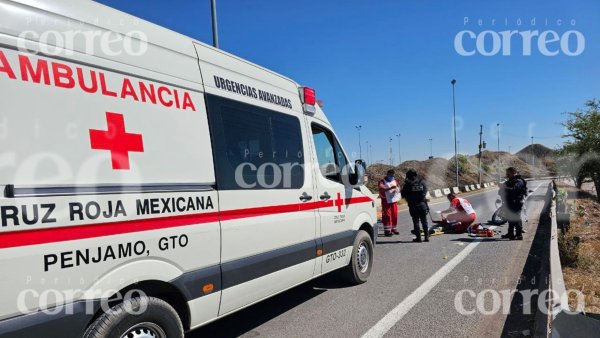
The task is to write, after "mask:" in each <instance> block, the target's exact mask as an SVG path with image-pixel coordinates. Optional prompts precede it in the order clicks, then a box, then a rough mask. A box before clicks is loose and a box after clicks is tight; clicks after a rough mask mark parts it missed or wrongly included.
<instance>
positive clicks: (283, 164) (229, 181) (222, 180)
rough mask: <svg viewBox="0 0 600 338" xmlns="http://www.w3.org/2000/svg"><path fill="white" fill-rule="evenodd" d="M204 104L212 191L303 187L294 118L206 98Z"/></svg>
mask: <svg viewBox="0 0 600 338" xmlns="http://www.w3.org/2000/svg"><path fill="white" fill-rule="evenodd" d="M207 103H208V114H209V124H210V129H211V138H212V146H213V154H214V158H215V169H216V173H217V188H218V189H221V190H237V189H300V188H302V187H303V186H304V149H303V144H302V133H301V129H300V120H299V119H298V118H297V117H294V116H291V115H287V114H283V113H279V112H276V111H271V110H268V109H264V108H260V107H256V106H252V105H249V104H245V103H241V102H237V101H233V100H228V99H225V98H221V97H217V96H212V95H207Z"/></svg>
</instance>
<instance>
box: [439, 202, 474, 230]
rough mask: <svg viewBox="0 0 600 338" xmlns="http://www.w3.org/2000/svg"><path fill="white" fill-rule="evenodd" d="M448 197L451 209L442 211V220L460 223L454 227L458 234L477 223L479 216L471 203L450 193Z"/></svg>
mask: <svg viewBox="0 0 600 338" xmlns="http://www.w3.org/2000/svg"><path fill="white" fill-rule="evenodd" d="M446 197H448V200H449V201H450V208H448V209H446V210H444V211H442V219H445V220H447V221H449V222H460V224H456V225H455V226H454V227H453V230H454V231H456V232H463V231H466V230H467V229H468V228H469V227H470V226H471V224H473V223H474V222H475V219H476V218H477V214H476V213H475V209H473V206H471V203H470V202H469V201H467V199H465V198H461V197H457V196H456V195H455V194H454V193H449V194H448V195H447V196H446Z"/></svg>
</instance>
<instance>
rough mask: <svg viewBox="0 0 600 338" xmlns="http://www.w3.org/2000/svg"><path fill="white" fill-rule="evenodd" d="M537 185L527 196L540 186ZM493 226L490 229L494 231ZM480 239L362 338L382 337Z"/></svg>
mask: <svg viewBox="0 0 600 338" xmlns="http://www.w3.org/2000/svg"><path fill="white" fill-rule="evenodd" d="M542 184H543V183H541V184H540V185H538V186H537V187H536V188H535V189H534V190H533V192H531V194H529V196H531V195H533V193H534V192H535V191H536V190H537V189H538V188H539V187H541V186H542ZM529 196H528V197H529ZM495 228H496V227H495V226H492V227H490V229H495ZM481 240H482V238H481V237H476V238H475V239H474V240H473V242H472V243H471V244H469V245H467V246H466V247H465V248H464V249H463V250H462V251H461V252H459V253H458V255H456V256H454V258H452V259H451V260H450V261H449V262H448V263H446V264H445V265H444V266H442V267H441V268H440V269H439V270H438V271H437V272H436V273H434V274H433V275H432V276H431V277H429V279H427V280H426V281H425V283H423V284H421V286H419V287H418V288H417V289H416V290H415V291H413V293H411V294H410V295H408V297H406V298H404V300H403V301H402V302H400V304H398V305H397V306H396V307H395V308H393V309H392V310H391V311H390V312H388V313H387V314H386V315H385V316H384V317H383V318H381V320H380V321H379V322H377V324H375V325H374V326H373V327H371V328H370V329H369V331H367V332H366V333H365V334H364V335H363V336H362V338H375V337H383V336H384V335H385V334H386V333H387V332H388V331H389V330H390V329H391V328H392V327H394V325H396V323H397V322H398V321H400V320H401V319H402V318H403V317H404V316H405V315H406V314H407V313H408V311H410V310H411V309H412V308H413V307H414V306H415V305H417V304H418V303H419V302H420V301H421V300H422V299H423V298H424V297H425V296H426V295H427V294H428V293H429V292H430V291H431V290H433V288H434V287H435V286H436V285H438V283H439V282H441V281H442V279H444V277H446V276H447V275H448V274H449V273H450V272H451V271H452V270H454V268H455V267H456V266H457V265H458V264H460V263H461V262H462V261H463V260H464V259H465V258H466V257H467V256H468V255H469V254H470V253H471V252H472V251H473V250H474V249H475V248H476V247H477V246H478V245H479V243H481Z"/></svg>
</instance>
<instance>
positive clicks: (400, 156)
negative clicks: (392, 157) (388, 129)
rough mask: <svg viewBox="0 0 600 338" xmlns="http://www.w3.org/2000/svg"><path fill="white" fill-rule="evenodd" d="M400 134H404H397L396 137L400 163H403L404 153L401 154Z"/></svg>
mask: <svg viewBox="0 0 600 338" xmlns="http://www.w3.org/2000/svg"><path fill="white" fill-rule="evenodd" d="M400 136H402V135H401V134H396V137H397V138H398V165H400V164H402V154H400Z"/></svg>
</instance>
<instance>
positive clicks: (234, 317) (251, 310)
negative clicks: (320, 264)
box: [186, 273, 351, 338]
mask: <svg viewBox="0 0 600 338" xmlns="http://www.w3.org/2000/svg"><path fill="white" fill-rule="evenodd" d="M337 277H338V276H337V275H336V274H335V273H332V274H329V275H325V276H322V277H319V278H317V279H315V280H312V281H309V282H306V283H304V284H302V285H299V286H297V287H295V288H293V289H291V290H288V291H286V292H283V293H281V294H279V295H277V296H274V297H271V298H269V299H266V300H264V301H262V302H260V303H257V304H255V305H252V306H250V307H248V308H246V309H243V310H241V311H239V312H236V313H234V314H231V315H229V316H227V317H224V318H222V319H219V320H217V321H215V322H213V323H211V324H208V325H206V326H203V327H201V328H199V329H197V330H194V331H192V332H190V333H188V334H187V335H186V338H200V337H239V336H241V335H244V334H245V335H246V336H248V337H255V336H258V335H259V334H258V333H257V332H253V329H255V328H257V327H259V326H261V325H262V324H264V323H266V322H268V321H269V320H271V319H273V318H275V317H277V316H279V315H281V314H283V313H285V312H287V311H289V310H291V309H293V308H295V307H297V306H298V305H300V304H302V303H304V302H307V301H309V300H310V299H312V298H314V297H317V296H319V295H320V294H322V293H324V292H327V290H328V289H338V288H346V287H351V285H349V284H346V283H344V282H342V281H340V280H339V278H337Z"/></svg>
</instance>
